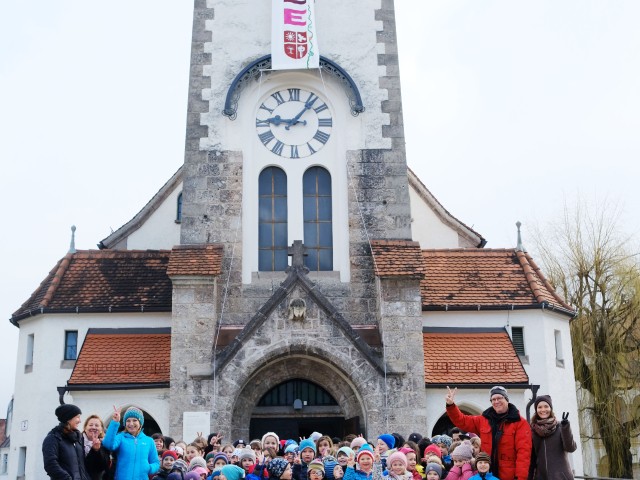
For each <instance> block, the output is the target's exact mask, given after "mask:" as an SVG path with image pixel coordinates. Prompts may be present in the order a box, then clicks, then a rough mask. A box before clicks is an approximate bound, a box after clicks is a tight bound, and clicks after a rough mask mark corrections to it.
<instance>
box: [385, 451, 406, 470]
mask: <svg viewBox="0 0 640 480" xmlns="http://www.w3.org/2000/svg"><path fill="white" fill-rule="evenodd" d="M393 462H402V464H403V465H404V468H405V469H406V468H407V456H406V455H405V454H404V453H402V452H393V453H392V454H391V455H389V458H387V468H389V467H391V466H392V465H393Z"/></svg>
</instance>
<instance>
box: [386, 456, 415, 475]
mask: <svg viewBox="0 0 640 480" xmlns="http://www.w3.org/2000/svg"><path fill="white" fill-rule="evenodd" d="M387 465H388V466H389V468H388V472H389V475H388V476H389V478H390V479H393V480H411V478H412V475H411V473H409V472H407V465H408V462H407V456H406V455H405V454H404V453H402V452H393V453H392V454H391V455H389V457H388V458H387Z"/></svg>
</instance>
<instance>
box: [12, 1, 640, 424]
mask: <svg viewBox="0 0 640 480" xmlns="http://www.w3.org/2000/svg"><path fill="white" fill-rule="evenodd" d="M263 1H268V0H263ZM316 8H318V9H320V8H322V2H321V1H318V2H317V6H316ZM396 10H397V28H398V34H399V46H400V63H401V74H402V89H403V91H402V95H403V100H404V121H405V134H406V142H407V156H408V162H409V165H410V167H411V168H412V169H413V170H414V171H415V172H416V173H417V174H418V176H419V177H420V178H421V179H422V180H423V182H424V183H425V184H426V185H427V187H428V188H429V189H430V190H431V191H432V193H433V194H434V195H435V196H436V197H437V198H438V199H439V200H440V202H441V203H442V204H443V205H444V206H445V208H447V209H448V210H449V211H450V212H451V213H452V214H453V215H454V216H456V217H457V218H458V219H460V220H461V221H463V222H464V223H466V224H467V225H469V226H472V227H473V228H474V229H475V230H476V231H478V232H479V233H481V234H482V235H483V236H484V237H485V238H486V239H487V240H488V242H489V243H488V244H487V248H488V247H513V246H515V242H516V231H515V226H514V224H515V222H516V221H517V220H520V221H522V222H523V223H524V227H523V232H524V240H525V244H526V241H527V226H528V225H531V224H532V223H533V222H535V221H538V222H544V220H545V219H546V218H550V217H554V216H557V215H558V213H559V212H560V211H561V210H562V205H563V202H564V199H565V198H567V199H568V200H569V201H571V200H572V199H573V198H575V196H576V195H577V194H578V193H580V194H582V195H584V196H586V197H589V198H598V199H604V198H608V199H610V200H611V201H614V202H619V204H620V206H621V207H622V209H623V211H624V213H623V217H622V218H623V221H625V222H626V223H627V225H628V226H627V228H628V230H629V232H631V233H637V232H638V231H640V215H639V214H640V195H638V194H637V190H638V180H637V179H638V176H639V173H640V166H639V159H640V140H639V132H640V113H639V112H640V90H639V87H638V85H639V84H640V79H639V74H640V29H639V28H638V20H639V19H640V2H638V1H637V0H616V1H605V0H601V1H588V0H562V1H558V0H537V1H536V2H514V1H512V0H502V1H485V0H464V1H463V0H460V1H456V0H439V1H433V0H430V1H423V2H417V1H414V0H396ZM191 13H192V2H191V1H188V0H180V1H178V0H171V1H170V0H154V1H151V0H136V1H123V0H112V1H110V2H106V3H105V2H87V1H86V0H83V1H80V0H56V1H55V2H52V1H50V0H32V1H30V2H18V1H15V0H14V1H8V2H3V4H2V6H0V159H1V160H2V171H3V173H2V175H1V177H0V181H1V182H2V188H1V189H0V195H1V197H0V199H1V200H2V205H4V206H5V207H6V208H5V224H4V228H3V234H2V235H0V247H1V251H2V252H3V257H4V258H3V262H2V275H1V276H0V282H1V283H0V312H1V313H0V317H3V318H5V319H8V318H9V317H10V316H11V313H12V312H13V311H15V310H16V309H17V308H18V307H19V306H20V305H21V303H22V302H23V301H24V300H26V299H27V298H28V297H29V296H30V294H31V293H32V292H33V291H34V290H35V289H36V288H37V286H38V284H39V283H40V282H41V281H42V280H43V279H44V277H45V276H46V274H47V273H48V272H49V270H51V268H53V266H54V265H55V263H56V262H57V261H58V260H59V259H60V257H62V256H63V255H64V254H65V253H66V252H67V250H68V248H69V240H70V226H71V225H76V226H77V228H78V230H77V232H76V235H77V236H76V246H77V248H80V249H88V248H95V246H96V243H98V241H100V240H101V239H103V238H104V237H106V236H107V235H109V233H110V232H111V229H114V230H115V229H117V228H118V227H120V226H121V225H122V224H124V223H126V222H127V221H128V220H129V219H131V217H132V216H133V215H135V213H137V211H139V210H140V209H141V208H142V207H143V206H144V204H145V203H146V202H147V201H148V200H149V199H150V198H151V197H152V196H153V194H155V193H156V192H157V191H158V189H159V188H160V187H161V186H162V184H163V183H164V182H165V181H166V180H168V179H169V177H170V176H171V175H172V174H173V173H174V172H175V171H176V170H177V169H178V168H179V167H180V165H181V163H182V161H183V148H184V136H185V124H186V123H185V122H186V105H187V83H188V72H189V48H190V35H191ZM320 48H322V45H320ZM265 53H266V52H265ZM350 73H351V74H352V76H353V77H354V78H355V79H356V82H357V81H358V72H357V71H355V72H350ZM365 104H366V99H365ZM0 336H1V337H0V338H2V339H3V340H2V341H3V344H2V347H3V348H2V349H0V361H1V362H2V364H3V366H4V368H2V369H1V370H0V417H2V416H4V414H3V412H4V409H5V405H6V404H7V403H8V401H9V399H10V398H11V394H12V392H13V382H14V371H15V361H16V348H15V344H16V342H17V338H18V330H17V328H15V327H13V326H11V325H10V324H9V322H8V320H5V321H0Z"/></svg>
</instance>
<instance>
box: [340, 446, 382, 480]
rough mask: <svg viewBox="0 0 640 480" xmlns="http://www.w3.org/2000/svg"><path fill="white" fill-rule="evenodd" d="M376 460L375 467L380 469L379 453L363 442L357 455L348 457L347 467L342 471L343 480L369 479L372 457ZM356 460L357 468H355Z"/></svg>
mask: <svg viewBox="0 0 640 480" xmlns="http://www.w3.org/2000/svg"><path fill="white" fill-rule="evenodd" d="M376 457H378V458H377V459H376V460H377V461H376V464H377V468H378V469H380V471H382V469H381V466H380V455H379V454H378V453H374V452H373V449H372V448H371V445H369V444H368V443H365V444H364V445H362V446H361V447H360V450H358V455H357V456H356V457H355V459H354V458H353V456H350V457H349V462H348V463H347V469H346V470H345V472H344V480H370V479H371V478H372V477H373V466H374V459H375V458H376ZM356 462H357V466H358V469H357V470H356V468H355V467H356Z"/></svg>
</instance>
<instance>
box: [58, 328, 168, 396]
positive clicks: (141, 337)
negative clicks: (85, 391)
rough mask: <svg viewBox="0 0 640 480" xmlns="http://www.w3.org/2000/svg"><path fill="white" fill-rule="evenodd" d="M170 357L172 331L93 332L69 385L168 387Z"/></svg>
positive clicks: (90, 331)
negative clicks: (151, 384) (158, 384)
mask: <svg viewBox="0 0 640 480" xmlns="http://www.w3.org/2000/svg"><path fill="white" fill-rule="evenodd" d="M170 358H171V333H170V331H169V329H168V328H165V329H140V330H138V331H137V333H136V332H135V330H134V329H90V330H89V332H88V333H87V336H86V338H85V340H84V343H83V344H82V349H81V350H80V354H79V355H78V360H77V361H76V365H75V367H74V369H73V372H72V373H71V378H70V379H69V382H68V384H69V385H101V384H131V383H134V384H149V383H167V384H168V383H169V362H170Z"/></svg>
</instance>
